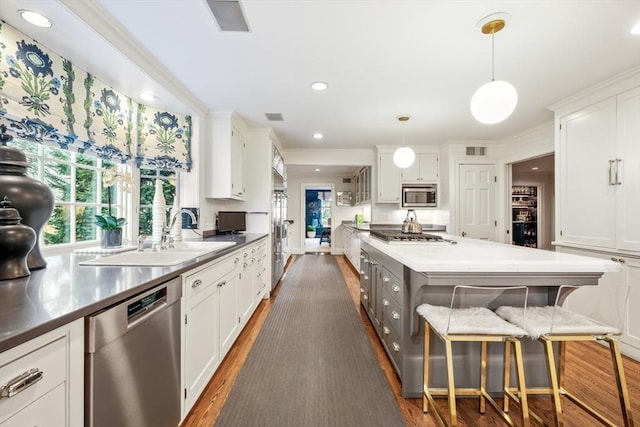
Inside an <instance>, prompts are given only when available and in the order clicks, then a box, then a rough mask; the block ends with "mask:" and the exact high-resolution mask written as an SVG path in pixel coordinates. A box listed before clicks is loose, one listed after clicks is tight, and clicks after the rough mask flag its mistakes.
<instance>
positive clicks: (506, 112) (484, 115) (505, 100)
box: [471, 13, 518, 125]
mask: <svg viewBox="0 0 640 427" xmlns="http://www.w3.org/2000/svg"><path fill="white" fill-rule="evenodd" d="M505 17H506V14H505V13H494V14H491V15H489V16H487V17H485V18H483V19H481V20H480V22H479V23H478V25H479V26H481V31H482V33H483V34H491V81H490V82H489V83H485V84H484V85H482V86H480V87H479V88H478V90H476V92H475V93H474V94H473V97H472V98H471V114H473V117H475V119H476V120H477V121H479V122H480V123H484V124H488V125H492V124H495V123H500V122H501V121H503V120H504V119H506V118H507V117H509V116H510V115H511V113H513V110H515V108H516V104H517V103H518V92H517V91H516V88H514V87H513V85H512V84H511V83H509V82H506V81H504V80H498V81H496V80H495V79H494V68H495V55H494V36H495V33H497V32H498V31H500V30H502V29H503V28H504V26H505Z"/></svg>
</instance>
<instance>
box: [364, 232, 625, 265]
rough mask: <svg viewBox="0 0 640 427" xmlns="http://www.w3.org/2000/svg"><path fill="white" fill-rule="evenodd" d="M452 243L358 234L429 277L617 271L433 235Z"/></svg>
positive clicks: (579, 259)
mask: <svg viewBox="0 0 640 427" xmlns="http://www.w3.org/2000/svg"><path fill="white" fill-rule="evenodd" d="M433 234H438V235H441V236H442V237H444V238H445V239H450V240H454V241H456V242H457V244H451V243H447V242H434V243H415V242H408V243H402V242H399V243H386V242H383V241H382V240H380V239H377V238H375V237H371V236H369V234H368V233H361V234H360V239H361V240H362V241H364V242H366V243H368V244H369V245H371V246H373V247H374V248H376V249H378V250H380V251H382V252H383V253H385V254H387V255H388V256H390V257H391V258H393V259H395V260H396V261H398V262H400V263H402V264H404V265H405V266H407V267H409V268H411V269H412V270H414V271H417V272H431V273H438V272H442V273H478V272H480V273H592V272H596V273H603V272H609V271H619V270H620V265H619V264H618V263H616V262H613V261H609V260H604V259H599V258H591V257H585V256H579V255H571V254H565V253H559V252H553V251H548V250H543V249H534V248H526V247H522V246H513V245H508V244H504V243H496V242H490V241H486V240H478V239H470V238H464V237H460V236H453V235H449V234H444V233H433Z"/></svg>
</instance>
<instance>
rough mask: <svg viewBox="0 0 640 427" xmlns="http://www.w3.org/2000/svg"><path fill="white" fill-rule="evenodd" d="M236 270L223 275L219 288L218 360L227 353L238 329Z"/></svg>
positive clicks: (237, 279)
mask: <svg viewBox="0 0 640 427" xmlns="http://www.w3.org/2000/svg"><path fill="white" fill-rule="evenodd" d="M239 277H240V276H239V275H238V273H237V272H236V271H234V272H232V273H229V274H228V275H227V276H225V277H224V278H223V279H222V281H221V285H220V287H219V289H220V316H219V320H218V324H219V328H220V329H219V331H220V332H219V333H220V360H222V359H223V358H224V356H225V355H226V354H227V352H228V351H229V349H230V348H231V345H232V344H233V342H234V341H235V339H236V337H237V336H238V333H239V331H240V317H239V315H238V281H239Z"/></svg>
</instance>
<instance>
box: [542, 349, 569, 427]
mask: <svg viewBox="0 0 640 427" xmlns="http://www.w3.org/2000/svg"><path fill="white" fill-rule="evenodd" d="M540 340H541V341H542V343H543V344H544V352H545V355H546V358H547V372H548V374H549V385H550V386H551V396H552V399H553V409H554V411H555V412H554V414H555V419H556V426H558V427H561V426H564V418H563V416H562V402H561V401H560V387H559V385H558V371H557V370H556V363H555V356H554V355H553V342H552V341H550V340H548V339H545V338H540Z"/></svg>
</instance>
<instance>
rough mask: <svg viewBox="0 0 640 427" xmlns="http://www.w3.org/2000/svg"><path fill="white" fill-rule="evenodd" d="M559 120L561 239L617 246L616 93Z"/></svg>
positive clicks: (610, 246)
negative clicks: (615, 173) (614, 95)
mask: <svg viewBox="0 0 640 427" xmlns="http://www.w3.org/2000/svg"><path fill="white" fill-rule="evenodd" d="M560 123H561V128H560V147H559V148H560V152H559V161H560V168H559V172H560V176H559V177H558V179H559V181H560V195H559V196H560V203H559V206H558V212H559V216H560V218H559V221H560V224H559V232H560V238H559V240H561V241H566V242H574V243H582V244H586V245H592V246H601V247H609V248H614V247H615V237H616V233H615V230H616V187H617V186H616V185H613V179H614V169H615V158H616V156H615V141H616V98H615V97H613V98H608V99H606V100H604V101H601V102H599V103H597V104H594V105H592V106H590V107H588V108H585V109H583V110H581V111H578V112H576V113H573V114H570V115H568V116H565V117H563V118H561V120H560Z"/></svg>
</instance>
